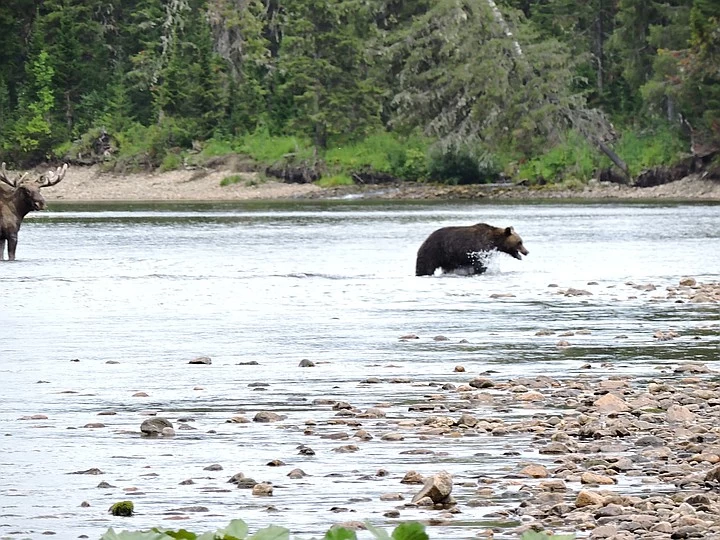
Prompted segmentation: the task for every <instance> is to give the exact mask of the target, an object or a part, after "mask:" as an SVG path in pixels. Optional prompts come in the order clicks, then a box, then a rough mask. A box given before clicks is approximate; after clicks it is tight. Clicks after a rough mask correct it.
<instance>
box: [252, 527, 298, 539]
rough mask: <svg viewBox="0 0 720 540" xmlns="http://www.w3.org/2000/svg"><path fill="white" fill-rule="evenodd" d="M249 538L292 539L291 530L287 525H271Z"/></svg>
mask: <svg viewBox="0 0 720 540" xmlns="http://www.w3.org/2000/svg"><path fill="white" fill-rule="evenodd" d="M248 540H290V531H289V530H288V529H286V528H285V527H278V526H276V525H270V526H269V527H265V528H264V529H260V530H259V531H258V532H256V533H255V534H253V535H252V536H250V537H249V538H248Z"/></svg>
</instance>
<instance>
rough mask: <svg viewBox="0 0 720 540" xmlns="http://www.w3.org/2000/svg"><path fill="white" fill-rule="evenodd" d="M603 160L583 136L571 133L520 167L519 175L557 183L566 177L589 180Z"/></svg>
mask: <svg viewBox="0 0 720 540" xmlns="http://www.w3.org/2000/svg"><path fill="white" fill-rule="evenodd" d="M599 163H600V155H599V154H598V153H597V152H596V151H595V150H594V149H593V148H591V147H590V145H589V143H588V142H587V141H585V139H583V138H582V137H580V135H578V134H576V133H574V132H569V133H568V134H567V136H566V138H565V140H564V141H563V142H562V143H560V144H558V145H557V146H555V147H554V148H551V149H550V150H549V151H547V152H546V153H545V154H543V155H541V156H537V157H535V158H532V159H530V160H528V161H526V162H525V163H523V164H522V165H521V166H520V169H519V171H518V176H519V178H520V179H522V180H527V181H529V183H531V184H534V183H540V184H542V183H546V182H550V183H555V182H560V181H562V180H563V179H565V178H567V177H572V178H574V179H575V180H581V181H587V180H589V179H590V178H592V175H593V173H594V172H595V170H596V168H597V167H598V165H599Z"/></svg>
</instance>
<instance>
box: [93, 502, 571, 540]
mask: <svg viewBox="0 0 720 540" xmlns="http://www.w3.org/2000/svg"><path fill="white" fill-rule="evenodd" d="M118 504H119V503H118ZM366 525H367V528H368V530H369V531H370V532H371V533H372V534H373V536H374V537H375V538H376V539H377V540H429V537H428V535H427V533H426V532H425V527H424V526H423V525H422V524H420V523H417V522H409V523H401V524H400V525H398V526H397V527H396V528H395V530H394V531H393V533H392V536H389V535H388V534H387V533H386V532H385V531H384V530H382V529H379V528H377V527H373V526H372V525H371V524H370V523H367V524H366ZM248 535H249V529H248V526H247V524H246V523H245V522H244V521H243V520H241V519H234V520H232V521H231V522H230V524H229V525H228V526H227V527H225V528H223V529H219V530H217V531H214V532H206V533H202V534H196V533H193V532H190V531H187V530H185V529H180V530H177V531H173V530H168V529H161V528H159V527H155V528H153V529H151V530H149V531H135V532H132V531H122V532H115V531H114V530H113V529H109V530H108V531H107V532H106V533H105V534H103V535H102V537H101V538H100V540H168V539H170V538H177V539H183V540H290V531H289V530H288V529H286V528H284V527H278V526H276V525H270V526H269V527H266V528H264V529H260V530H259V531H257V532H256V533H254V534H252V535H250V536H248ZM323 538H324V539H325V540H356V539H357V535H356V534H355V531H352V530H350V529H346V528H343V527H332V528H331V529H330V530H328V531H327V533H325V536H324V537H323ZM552 538H557V539H558V540H561V537H552Z"/></svg>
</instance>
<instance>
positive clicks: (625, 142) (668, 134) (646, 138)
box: [615, 126, 686, 176]
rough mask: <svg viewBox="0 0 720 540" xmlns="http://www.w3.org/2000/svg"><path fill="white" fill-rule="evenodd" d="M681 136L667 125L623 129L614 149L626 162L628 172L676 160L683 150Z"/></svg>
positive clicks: (633, 173)
mask: <svg viewBox="0 0 720 540" xmlns="http://www.w3.org/2000/svg"><path fill="white" fill-rule="evenodd" d="M685 149H686V146H685V144H684V142H683V140H682V137H680V135H679V134H678V133H676V132H675V131H674V130H672V129H670V128H669V127H667V126H659V127H657V128H655V129H652V130H647V131H641V132H637V131H625V132H623V134H622V137H620V140H619V141H618V142H617V144H616V145H615V150H616V151H617V153H618V155H619V156H620V157H622V158H623V159H624V160H625V162H626V163H627V165H628V167H629V169H630V174H632V175H633V176H635V175H637V174H638V173H639V172H641V171H642V170H644V169H648V168H651V167H657V166H658V165H671V164H673V163H675V162H677V161H678V160H679V159H680V157H681V156H682V154H683V152H684V151H685Z"/></svg>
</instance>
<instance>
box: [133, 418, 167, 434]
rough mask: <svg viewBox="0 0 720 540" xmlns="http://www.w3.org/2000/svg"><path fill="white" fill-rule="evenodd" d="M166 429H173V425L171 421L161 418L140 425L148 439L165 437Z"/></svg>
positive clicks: (150, 419)
mask: <svg viewBox="0 0 720 540" xmlns="http://www.w3.org/2000/svg"><path fill="white" fill-rule="evenodd" d="M165 428H170V429H173V425H172V423H171V422H170V420H168V419H167V418H162V417H160V416H155V417H153V418H148V419H147V420H143V423H142V424H140V431H141V432H142V434H143V435H145V436H146V437H157V436H158V435H163V430H164V429H165Z"/></svg>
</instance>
